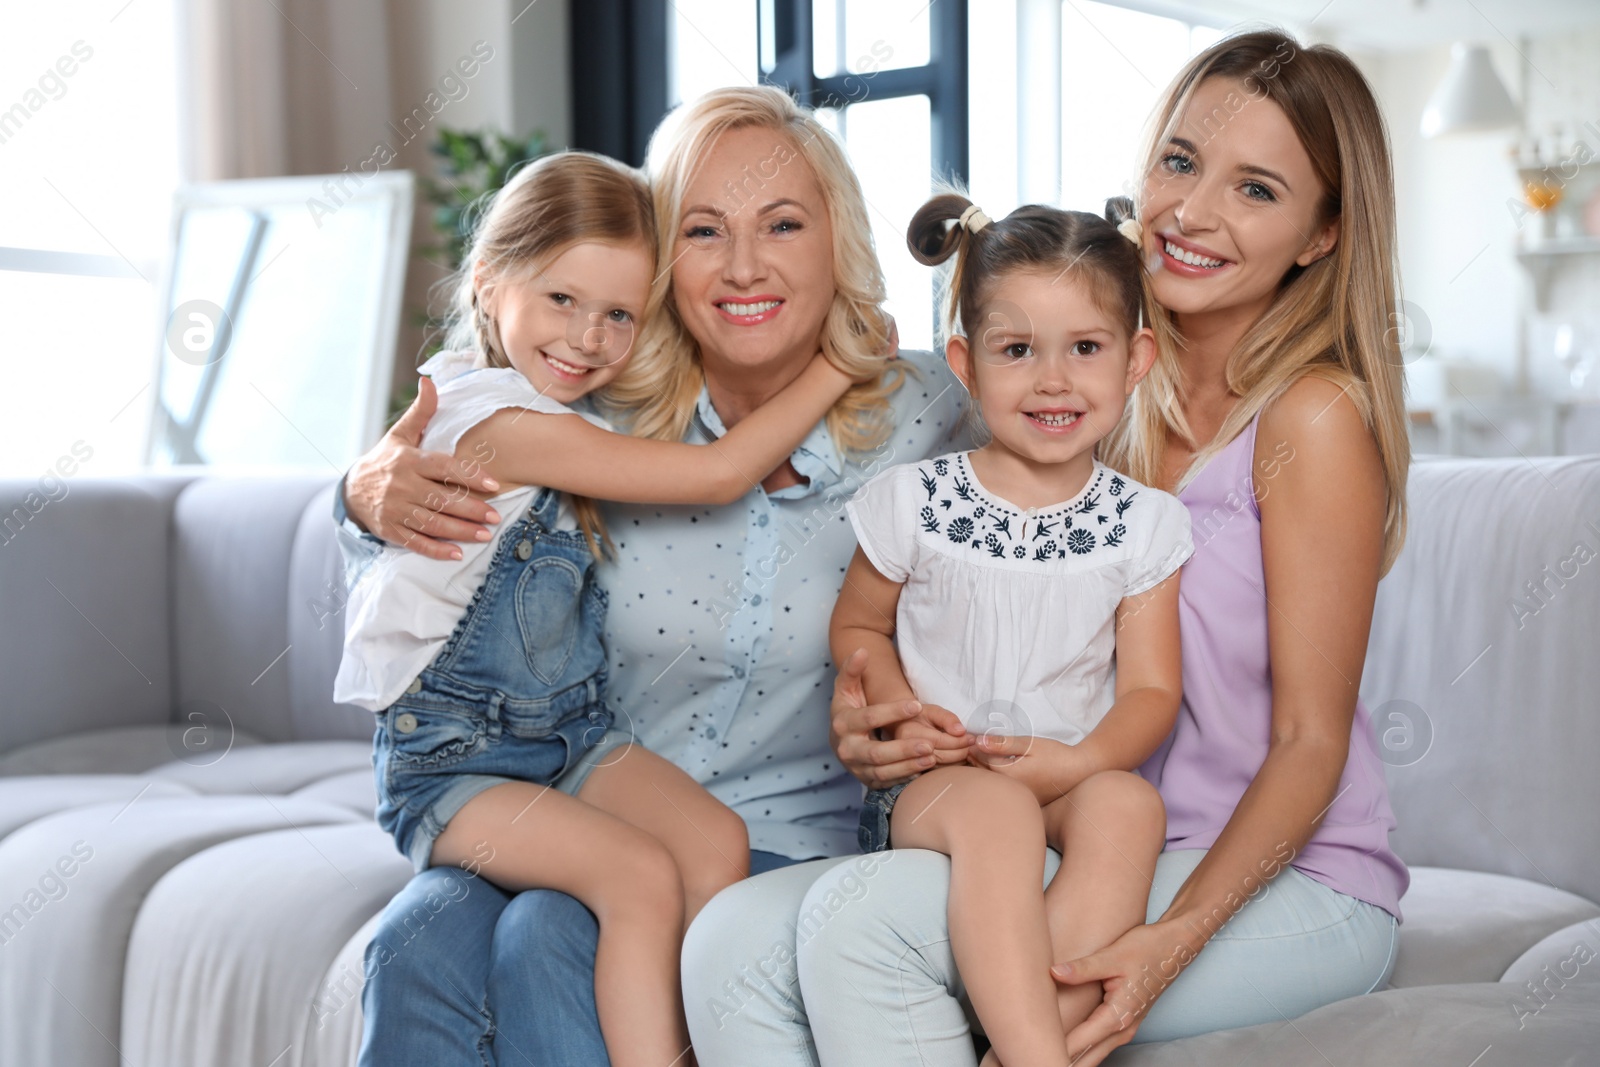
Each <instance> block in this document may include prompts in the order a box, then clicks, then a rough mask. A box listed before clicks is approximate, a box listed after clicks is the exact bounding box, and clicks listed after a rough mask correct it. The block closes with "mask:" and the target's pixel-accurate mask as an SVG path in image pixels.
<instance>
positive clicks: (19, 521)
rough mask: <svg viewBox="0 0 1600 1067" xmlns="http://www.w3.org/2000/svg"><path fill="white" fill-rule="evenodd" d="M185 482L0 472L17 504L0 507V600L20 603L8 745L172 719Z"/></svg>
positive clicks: (5, 672) (9, 625)
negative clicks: (174, 546)
mask: <svg viewBox="0 0 1600 1067" xmlns="http://www.w3.org/2000/svg"><path fill="white" fill-rule="evenodd" d="M93 466H94V465H93V464H90V465H89V468H88V469H91V470H92V469H93ZM188 481H189V479H188V478H186V477H137V478H116V479H97V478H86V477H83V475H82V474H78V475H76V476H74V477H71V478H67V479H66V480H64V481H62V480H59V479H57V480H55V481H53V482H50V483H46V484H44V485H41V484H40V482H39V481H34V480H26V481H24V480H20V479H3V480H0V501H6V502H7V504H8V506H9V507H10V508H11V510H8V511H6V512H5V513H4V514H3V515H0V519H3V520H4V521H3V528H0V542H3V546H4V548H5V551H4V552H3V553H0V604H5V605H6V606H7V607H9V608H12V609H13V610H12V612H11V613H10V614H9V615H8V617H7V619H6V628H5V634H6V639H5V641H3V642H0V678H4V679H5V693H4V696H3V697H0V753H5V752H10V751H12V750H14V749H18V748H21V747H23V746H24V745H30V744H33V743H34V742H37V741H42V740H44V739H45V738H49V737H58V736H61V735H63V734H74V733H79V732H83V731H90V730H103V729H108V728H111V727H116V726H126V725H129V724H132V723H162V722H166V721H168V720H169V719H170V718H171V714H172V694H173V691H174V690H173V678H172V643H171V636H170V635H171V616H170V614H169V604H170V595H169V594H170V586H171V582H170V579H171V571H170V569H169V566H168V560H169V556H168V547H169V538H170V535H171V529H172V522H171V512H172V498H173V496H174V495H176V494H177V493H178V491H179V490H180V489H181V488H182V487H183V486H184V484H186V483H187V482H188ZM46 490H47V492H46ZM19 608H26V610H16V609H19ZM24 773H26V772H24Z"/></svg>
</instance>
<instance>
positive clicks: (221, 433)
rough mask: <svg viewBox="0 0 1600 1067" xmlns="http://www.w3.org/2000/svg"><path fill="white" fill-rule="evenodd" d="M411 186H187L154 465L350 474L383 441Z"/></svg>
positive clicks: (365, 180) (288, 182)
mask: <svg viewBox="0 0 1600 1067" xmlns="http://www.w3.org/2000/svg"><path fill="white" fill-rule="evenodd" d="M412 195H413V181H412V175H411V174H410V173H409V172H404V171H401V172H395V173H388V174H374V175H361V174H336V175H319V176H313V177H303V178H271V179H261V180H252V181H230V182H213V183H208V184H203V185H192V186H185V187H183V188H181V189H179V190H178V191H177V193H176V194H175V196H174V210H173V218H172V256H171V259H170V261H169V265H168V270H167V275H166V278H165V280H164V285H163V287H162V293H163V299H162V303H161V305H160V307H161V309H162V319H161V336H160V338H159V343H158V346H157V352H156V370H155V378H154V381H155V388H154V389H153V390H151V394H152V402H153V405H154V410H153V412H152V417H151V419H150V430H149V434H148V438H147V443H146V448H145V462H146V463H147V464H148V465H150V466H152V467H172V466H192V465H203V466H211V467H229V468H267V467H270V468H316V469H322V470H327V469H328V468H330V467H331V468H332V469H333V470H335V471H342V470H343V469H344V468H345V467H347V466H348V465H349V464H350V462H351V461H352V460H353V459H355V457H356V456H358V455H360V454H361V452H363V451H364V450H365V449H366V448H367V447H368V446H369V445H371V444H372V442H373V441H375V440H377V438H378V437H379V435H381V434H382V432H383V421H384V416H385V413H386V411H387V409H388V402H389V389H390V382H391V378H392V370H393V365H394V351H395V341H396V337H397V335H398V331H399V325H400V308H401V303H402V299H403V294H404V288H405V270H406V258H407V255H408V252H409V245H410V235H411V212H412Z"/></svg>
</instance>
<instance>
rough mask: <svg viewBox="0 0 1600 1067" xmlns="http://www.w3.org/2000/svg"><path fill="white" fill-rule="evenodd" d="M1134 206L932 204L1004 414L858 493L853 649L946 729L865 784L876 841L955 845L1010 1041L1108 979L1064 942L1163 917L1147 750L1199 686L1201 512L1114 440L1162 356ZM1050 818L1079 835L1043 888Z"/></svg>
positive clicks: (956, 323) (960, 947)
mask: <svg viewBox="0 0 1600 1067" xmlns="http://www.w3.org/2000/svg"><path fill="white" fill-rule="evenodd" d="M1131 214H1132V204H1131V202H1130V201H1127V200H1126V199H1124V198H1118V199H1117V200H1113V201H1110V202H1108V205H1107V218H1100V217H1097V216H1095V215H1091V214H1087V213H1084V212H1077V211H1061V210H1058V209H1055V208H1050V207H1040V206H1034V205H1030V206H1026V207H1021V208H1018V209H1017V210H1016V211H1014V212H1012V213H1011V214H1010V215H1009V216H1007V217H1006V218H1004V219H1002V220H1000V221H999V222H991V221H990V220H989V219H988V217H987V216H985V215H984V214H983V213H982V212H981V211H979V210H978V208H977V207H976V206H974V205H973V204H972V203H971V202H970V201H968V200H967V199H966V198H965V197H962V196H958V195H954V194H950V195H942V196H936V197H934V198H933V199H932V200H930V201H929V202H928V203H927V204H926V205H924V206H923V208H922V209H921V210H920V211H918V212H917V214H916V216H915V218H913V219H912V222H911V227H910V231H909V233H908V235H907V240H908V243H909V244H910V246H911V250H912V254H913V255H914V256H916V257H917V259H919V260H920V261H922V262H924V263H928V264H938V263H942V262H943V261H945V260H946V259H948V258H949V257H950V256H951V255H952V254H953V255H955V257H956V261H955V265H954V271H953V274H952V276H951V277H950V279H949V285H948V289H947V298H946V299H947V304H946V313H945V324H946V328H947V330H948V331H949V332H950V333H951V334H952V336H950V338H949V340H948V342H947V344H946V348H945V352H946V357H947V359H948V360H949V363H950V367H951V369H952V370H954V371H955V373H956V376H957V377H958V378H960V380H961V382H962V384H963V385H964V386H965V387H966V388H967V391H968V392H969V393H970V394H971V395H972V397H973V399H974V401H975V403H976V408H977V410H978V411H980V412H981V414H982V421H983V424H984V425H985V426H986V428H987V430H988V432H989V434H990V440H989V442H988V443H987V444H985V445H984V446H983V447H982V448H978V449H975V450H973V451H970V452H955V453H951V454H949V455H944V456H939V457H937V458H933V459H928V460H924V461H922V462H919V463H908V464H903V465H900V466H896V467H892V468H890V469H889V470H886V471H884V472H882V473H881V474H879V475H878V476H876V477H875V478H873V479H872V480H871V481H869V482H867V483H866V484H865V485H864V486H862V488H861V489H860V491H859V492H858V493H857V494H856V496H855V497H854V498H853V499H852V500H851V501H850V502H849V503H848V504H847V505H846V510H847V511H848V513H849V516H850V521H851V523H852V524H853V526H854V527H855V531H856V536H857V539H858V541H859V543H860V547H859V549H858V550H857V551H856V554H855V558H854V559H853V560H852V561H851V563H850V568H849V571H848V573H847V574H846V576H845V580H844V586H843V588H842V589H841V591H840V594H839V601H838V604H837V605H836V607H835V608H834V613H833V619H832V622H831V628H830V635H829V637H830V644H831V647H832V650H833V655H834V660H835V662H836V663H840V664H842V663H844V661H845V660H846V659H847V658H848V657H849V656H850V655H851V654H853V653H854V652H856V651H857V650H858V649H862V648H864V649H866V650H867V653H868V656H867V666H866V671H865V674H864V676H863V681H864V685H865V688H866V696H867V702H868V703H869V704H879V703H885V702H890V701H896V700H903V699H907V698H914V699H916V700H917V701H919V702H921V704H922V710H921V713H920V714H919V715H918V716H917V718H915V719H913V720H910V721H908V722H906V723H904V724H901V726H900V727H899V729H898V731H897V736H898V737H906V736H913V735H914V736H925V737H928V738H929V739H931V740H933V742H934V745H935V750H934V751H935V756H936V758H937V763H938V765H937V766H935V767H934V768H933V769H931V770H928V771H926V772H924V773H921V774H919V775H917V776H915V777H914V778H912V779H911V780H909V781H907V782H901V783H899V784H897V785H894V786H892V787H890V788H888V789H881V790H873V791H871V792H870V793H869V794H868V796H867V799H866V803H865V805H864V807H863V812H862V819H861V835H860V836H861V846H862V849H863V851H868V852H871V851H877V850H880V849H884V848H889V847H891V846H892V847H895V848H927V849H933V850H936V851H939V852H943V853H945V854H947V855H949V856H950V858H951V874H950V904H949V908H950V941H951V947H952V950H953V951H954V953H955V958H956V965H957V967H958V968H959V970H960V972H961V977H962V979H963V982H964V983H965V985H966V987H967V990H968V992H969V994H970V996H971V1000H972V1006H973V1008H974V1010H975V1011H976V1012H977V1015H978V1018H979V1021H980V1022H981V1023H982V1024H983V1028H984V1031H985V1032H986V1033H987V1035H988V1036H989V1039H990V1041H991V1042H992V1047H991V1049H990V1051H989V1054H988V1055H987V1056H986V1058H985V1060H984V1063H985V1065H989V1067H992V1065H994V1064H997V1063H1002V1062H1003V1063H1004V1064H1005V1065H1006V1067H1024V1065H1027V1064H1051V1065H1059V1064H1064V1063H1066V1062H1068V1054H1069V1050H1068V1048H1067V1043H1066V1036H1065V1035H1066V1033H1067V1031H1069V1030H1070V1029H1071V1028H1072V1027H1073V1026H1074V1025H1076V1024H1077V1023H1079V1022H1081V1021H1082V1020H1083V1019H1084V1018H1086V1017H1087V1016H1088V1014H1089V1012H1090V1011H1091V1010H1092V1009H1093V1008H1094V1006H1095V1005H1097V1004H1098V1003H1099V1002H1100V1000H1101V990H1100V989H1099V988H1098V983H1094V984H1092V985H1086V986H1077V987H1064V988H1063V989H1061V990H1060V991H1058V990H1057V987H1056V983H1055V982H1054V980H1053V979H1052V978H1051V976H1050V964H1051V963H1052V962H1053V961H1054V960H1065V959H1076V958H1078V957H1080V956H1083V955H1086V954H1088V953H1089V952H1092V951H1095V950H1097V949H1100V948H1103V947H1105V946H1106V945H1107V944H1109V943H1110V942H1111V941H1113V940H1114V939H1115V938H1116V937H1117V936H1118V935H1120V934H1122V933H1123V932H1124V931H1126V930H1128V929H1130V928H1132V927H1133V926H1135V925H1137V924H1139V923H1142V922H1144V921H1145V907H1146V903H1147V898H1148V893H1149V887H1150V881H1151V878H1152V877H1153V875H1154V871H1155V860H1156V856H1157V855H1158V854H1159V853H1160V851H1161V848H1162V845H1163V843H1164V840H1165V836H1166V833H1165V831H1166V818H1165V812H1164V809H1163V807H1162V804H1161V799H1160V797H1159V796H1158V795H1157V793H1156V791H1155V789H1154V788H1153V787H1152V786H1150V785H1149V784H1148V783H1146V782H1145V781H1144V780H1143V779H1141V778H1139V777H1138V776H1137V775H1135V774H1134V773H1131V772H1132V771H1133V769H1134V768H1136V767H1138V766H1139V765H1140V764H1141V763H1143V762H1144V760H1145V759H1146V758H1147V757H1148V756H1149V755H1150V754H1151V753H1152V752H1153V751H1155V749H1156V748H1157V747H1158V746H1159V745H1160V743H1161V742H1162V740H1163V739H1164V738H1165V737H1166V736H1167V734H1168V733H1169V732H1170V731H1171V729H1172V726H1173V723H1174V721H1175V719H1176V716H1177V712H1178V704H1179V697H1180V692H1181V674H1180V665H1179V657H1178V577H1177V572H1178V569H1179V567H1180V566H1181V565H1182V564H1183V562H1184V561H1185V560H1186V559H1188V557H1189V555H1190V554H1191V553H1192V552H1193V551H1194V546H1193V543H1192V541H1191V538H1190V529H1189V516H1188V512H1187V510H1186V509H1185V508H1184V506H1183V504H1182V503H1181V502H1180V501H1179V500H1178V499H1177V498H1176V497H1174V496H1171V495H1169V494H1167V493H1163V492H1160V491H1158V490H1155V489H1152V488H1150V487H1148V486H1144V485H1141V484H1139V483H1137V482H1135V481H1133V480H1132V479H1131V478H1128V477H1125V476H1123V475H1119V474H1117V473H1116V472H1115V471H1112V470H1110V469H1108V468H1107V467H1105V466H1104V465H1103V464H1102V463H1101V462H1100V461H1099V460H1098V459H1097V458H1096V457H1095V444H1096V442H1098V441H1099V440H1100V439H1101V438H1102V437H1104V436H1105V435H1106V434H1107V433H1108V432H1110V430H1111V429H1112V428H1113V427H1114V426H1116V424H1117V421H1118V420H1119V419H1120V418H1121V417H1122V413H1123V406H1124V403H1125V401H1126V399H1127V397H1128V396H1129V395H1130V394H1131V393H1132V392H1133V389H1134V386H1135V384H1136V383H1137V382H1138V381H1139V380H1140V379H1141V378H1143V377H1144V375H1145V374H1146V372H1148V370H1149V369H1150V366H1151V364H1152V363H1153V361H1154V360H1155V358H1156V344H1155V337H1154V334H1153V333H1152V330H1151V329H1150V328H1149V327H1148V326H1146V327H1143V328H1141V327H1140V312H1141V309H1142V310H1143V312H1144V316H1145V319H1146V321H1154V320H1155V318H1156V316H1157V315H1158V314H1159V313H1160V312H1159V309H1158V308H1157V306H1156V304H1155V302H1154V300H1153V298H1152V297H1151V294H1150V290H1149V288H1148V280H1147V275H1146V273H1145V270H1144V267H1143V265H1142V263H1141V262H1140V255H1139V248H1138V241H1137V236H1136V235H1137V229H1136V227H1137V226H1138V223H1137V222H1134V221H1132V219H1131ZM1108 219H1112V220H1113V221H1115V220H1117V219H1121V220H1123V221H1122V223H1121V225H1113V221H1108ZM957 327H959V329H957ZM891 638H892V639H893V642H892V643H891ZM976 733H990V734H1004V735H1008V736H1010V737H1014V738H1017V739H1018V742H1012V743H1010V744H1009V745H1008V746H1007V748H1008V749H1010V750H1011V751H1013V752H1015V753H1017V754H1005V755H996V754H995V753H994V752H992V751H985V749H984V748H983V747H980V746H977V745H973V744H972V743H971V742H972V735H973V734H976ZM1019 742H1020V743H1019ZM1046 843H1048V844H1049V845H1050V846H1052V847H1054V848H1055V849H1057V850H1058V851H1060V852H1061V854H1062V857H1063V859H1062V864H1061V868H1060V870H1059V872H1058V873H1057V874H1056V876H1055V878H1054V879H1053V880H1052V881H1051V883H1050V885H1049V887H1048V888H1047V889H1046V890H1045V891H1044V894H1043V896H1042V897H1041V895H1040V891H1039V890H1040V885H1041V884H1042V882H1043V880H1044V870H1043V867H1044V858H1043V857H1044V849H1043V848H1042V847H1041V846H1042V845H1044V844H1046ZM1079 1051H1081V1050H1078V1049H1072V1050H1070V1052H1071V1054H1074V1055H1075V1054H1077V1053H1078V1052H1079Z"/></svg>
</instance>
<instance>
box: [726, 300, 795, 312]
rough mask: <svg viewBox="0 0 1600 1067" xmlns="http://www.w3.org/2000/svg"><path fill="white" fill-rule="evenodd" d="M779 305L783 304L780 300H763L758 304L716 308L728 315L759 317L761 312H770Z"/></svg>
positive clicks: (728, 304) (728, 305) (729, 305)
mask: <svg viewBox="0 0 1600 1067" xmlns="http://www.w3.org/2000/svg"><path fill="white" fill-rule="evenodd" d="M781 303H783V301H781V300H763V301H761V303H759V304H732V303H723V304H720V305H718V306H719V307H721V308H722V310H723V311H726V312H727V313H728V314H730V315H760V314H762V313H763V312H766V311H771V310H772V309H773V308H775V307H777V306H778V305H779V304H781Z"/></svg>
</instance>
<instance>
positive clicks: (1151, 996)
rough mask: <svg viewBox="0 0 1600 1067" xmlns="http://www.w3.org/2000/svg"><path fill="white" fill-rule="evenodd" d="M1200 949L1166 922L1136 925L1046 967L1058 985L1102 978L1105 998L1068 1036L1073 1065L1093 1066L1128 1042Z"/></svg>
mask: <svg viewBox="0 0 1600 1067" xmlns="http://www.w3.org/2000/svg"><path fill="white" fill-rule="evenodd" d="M1203 947H1204V943H1203V942H1202V943H1201V944H1199V945H1196V944H1195V937H1194V935H1193V933H1192V932H1188V933H1185V932H1181V931H1179V930H1178V929H1177V928H1175V927H1174V926H1173V925H1172V924H1170V923H1167V922H1156V923H1152V924H1150V925H1148V926H1135V927H1134V928H1133V929H1132V930H1129V931H1128V932H1127V933H1125V934H1123V935H1122V936H1121V937H1119V938H1117V939H1116V940H1115V941H1113V942H1111V944H1109V945H1107V946H1106V947H1105V948H1103V949H1101V950H1100V951H1099V952H1091V953H1090V954H1089V955H1087V956H1082V957H1079V958H1078V959H1075V960H1068V961H1067V962H1065V963H1058V964H1056V965H1055V966H1054V967H1051V968H1050V974H1051V976H1052V977H1053V978H1055V980H1056V981H1058V982H1060V983H1062V984H1063V985H1082V984H1083V983H1085V982H1101V983H1103V985H1104V987H1105V997H1104V999H1103V1000H1101V1002H1100V1006H1099V1007H1097V1008H1095V1009H1094V1011H1092V1012H1090V1013H1089V1017H1088V1018H1087V1019H1085V1020H1084V1021H1083V1022H1081V1023H1079V1024H1078V1025H1077V1026H1074V1027H1073V1028H1072V1030H1071V1031H1070V1032H1069V1033H1068V1034H1067V1053H1068V1055H1069V1056H1071V1057H1074V1058H1073V1059H1072V1060H1071V1063H1072V1065H1073V1067H1093V1065H1094V1064H1097V1063H1099V1062H1100V1061H1102V1060H1104V1059H1105V1058H1106V1057H1107V1056H1108V1055H1110V1054H1111V1053H1112V1051H1114V1050H1115V1049H1118V1048H1121V1047H1122V1046H1123V1045H1126V1044H1127V1043H1128V1042H1129V1041H1132V1040H1133V1035H1134V1034H1135V1033H1136V1032H1137V1031H1138V1029H1139V1023H1140V1022H1142V1021H1143V1020H1144V1017H1145V1016H1146V1015H1147V1014H1149V1012H1150V1006H1151V1005H1152V1004H1154V1003H1155V1002H1156V998H1157V997H1159V996H1160V995H1161V994H1162V993H1163V992H1165V991H1166V988H1167V987H1168V986H1169V985H1171V984H1172V980H1173V979H1174V978H1176V977H1178V974H1179V972H1180V971H1182V970H1183V968H1185V967H1187V966H1188V965H1189V964H1190V963H1191V962H1193V960H1194V958H1195V955H1196V954H1197V953H1198V952H1199V951H1200V948H1203Z"/></svg>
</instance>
